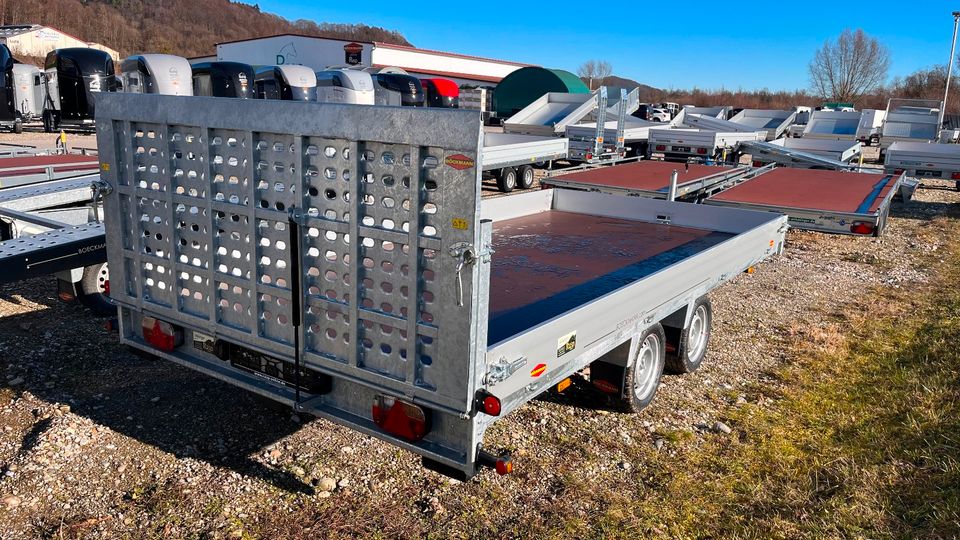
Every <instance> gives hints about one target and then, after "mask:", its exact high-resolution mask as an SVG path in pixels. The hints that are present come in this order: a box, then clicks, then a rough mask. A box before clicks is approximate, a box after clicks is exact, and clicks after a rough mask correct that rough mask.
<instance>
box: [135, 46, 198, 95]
mask: <svg viewBox="0 0 960 540" xmlns="http://www.w3.org/2000/svg"><path fill="white" fill-rule="evenodd" d="M120 71H121V73H122V77H123V91H124V92H130V93H139V94H163V95H167V96H192V95H193V69H192V68H191V67H190V62H188V61H187V59H186V58H183V57H180V56H174V55H172V54H139V55H135V56H131V57H128V58H127V59H126V60H124V61H123V62H122V63H121V64H120Z"/></svg>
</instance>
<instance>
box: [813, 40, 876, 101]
mask: <svg viewBox="0 0 960 540" xmlns="http://www.w3.org/2000/svg"><path fill="white" fill-rule="evenodd" d="M889 68H890V51H888V50H887V48H886V47H885V46H884V45H883V44H881V43H880V42H879V41H878V40H877V39H876V38H873V37H870V36H868V35H867V34H866V33H865V32H864V31H863V30H860V29H857V30H855V31H854V30H850V29H849V28H848V29H846V30H844V31H843V32H842V33H841V34H840V36H839V37H837V39H836V41H833V42H831V41H826V42H824V44H823V47H821V48H820V49H819V50H817V52H816V54H814V56H813V60H811V61H810V81H811V83H812V85H813V90H814V91H815V92H816V93H817V94H819V95H820V96H822V97H824V98H829V99H831V100H834V101H845V102H852V101H856V100H858V99H859V98H861V97H863V96H865V95H867V94H868V93H870V92H873V91H874V90H876V89H877V88H879V87H880V86H882V85H883V83H884V81H885V80H886V78H887V71H888V70H889Z"/></svg>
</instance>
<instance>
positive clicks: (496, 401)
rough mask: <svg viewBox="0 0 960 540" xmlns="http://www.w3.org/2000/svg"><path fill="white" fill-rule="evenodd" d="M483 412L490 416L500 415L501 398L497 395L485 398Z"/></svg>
mask: <svg viewBox="0 0 960 540" xmlns="http://www.w3.org/2000/svg"><path fill="white" fill-rule="evenodd" d="M483 412H485V413H487V414H489V415H490V416H500V398H498V397H497V396H487V397H485V398H483Z"/></svg>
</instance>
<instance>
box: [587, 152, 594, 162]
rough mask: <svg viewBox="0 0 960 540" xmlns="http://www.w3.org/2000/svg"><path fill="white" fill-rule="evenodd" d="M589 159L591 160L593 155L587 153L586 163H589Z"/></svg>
mask: <svg viewBox="0 0 960 540" xmlns="http://www.w3.org/2000/svg"><path fill="white" fill-rule="evenodd" d="M591 159H593V154H591V153H590V152H587V161H590V160H591Z"/></svg>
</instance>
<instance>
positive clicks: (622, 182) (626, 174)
mask: <svg viewBox="0 0 960 540" xmlns="http://www.w3.org/2000/svg"><path fill="white" fill-rule="evenodd" d="M732 170H733V169H731V168H726V167H713V166H710V165H700V164H696V163H691V164H689V165H687V164H678V163H670V162H666V161H637V162H634V163H627V164H623V165H614V166H612V167H601V168H598V169H591V170H587V171H582V172H575V173H570V174H564V175H559V176H556V177H555V178H554V179H555V180H563V181H572V182H578V183H581V184H584V185H590V184H592V185H596V186H605V187H618V188H626V189H637V190H644V191H666V190H667V189H668V187H669V186H670V175H671V174H673V171H677V173H678V177H677V184H678V185H680V184H686V183H689V182H696V181H697V180H700V179H703V178H705V177H708V176H712V175H715V174H717V173H720V172H723V171H732ZM546 182H547V183H550V181H549V180H547V181H546Z"/></svg>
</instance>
